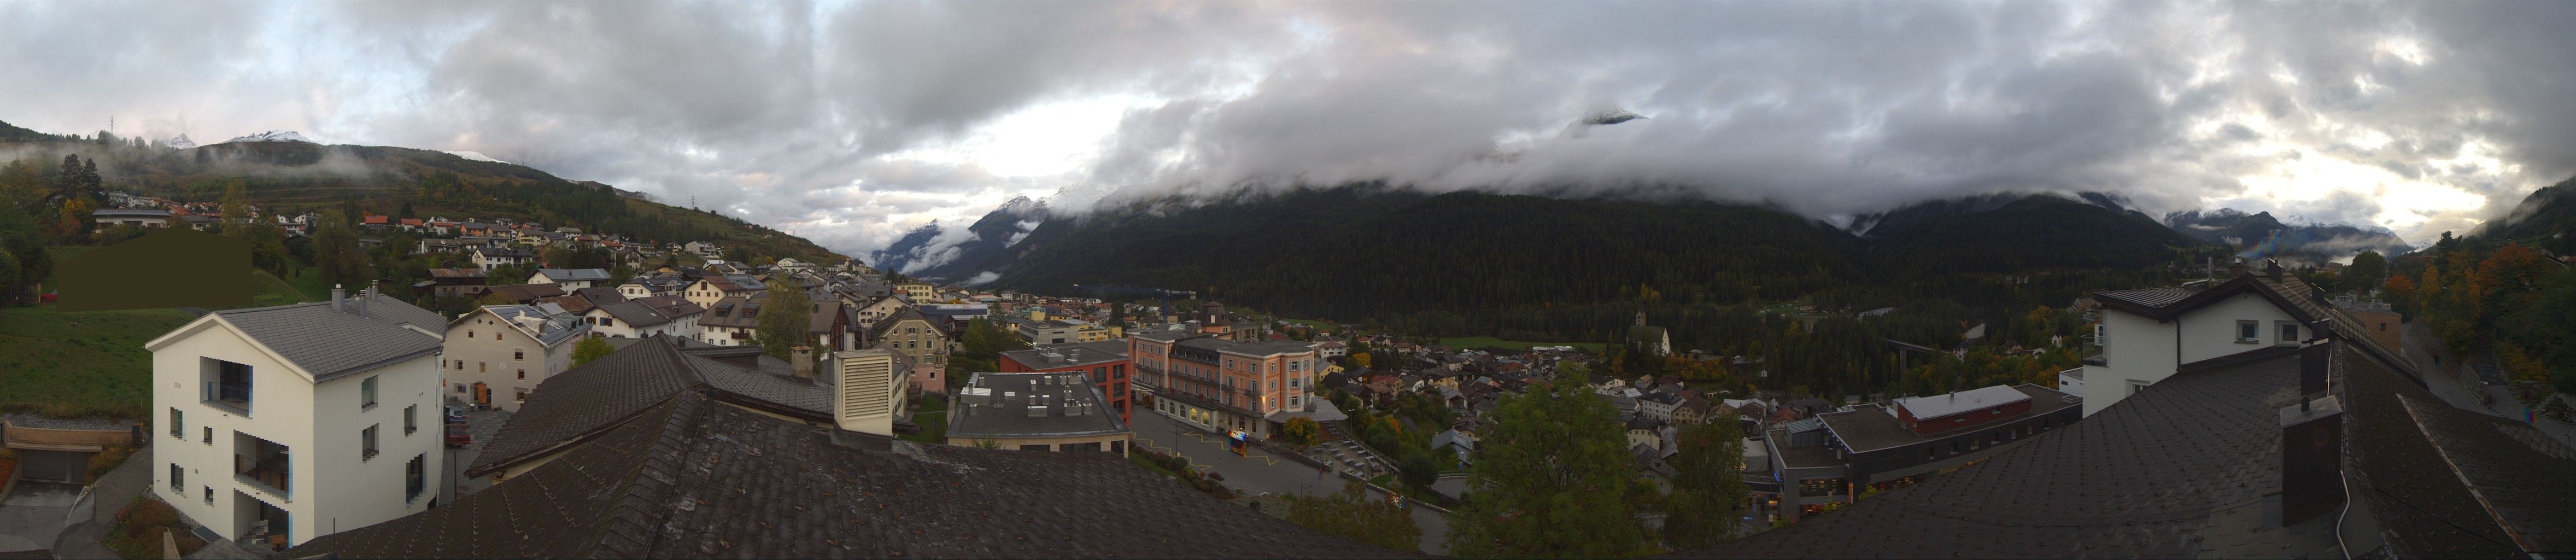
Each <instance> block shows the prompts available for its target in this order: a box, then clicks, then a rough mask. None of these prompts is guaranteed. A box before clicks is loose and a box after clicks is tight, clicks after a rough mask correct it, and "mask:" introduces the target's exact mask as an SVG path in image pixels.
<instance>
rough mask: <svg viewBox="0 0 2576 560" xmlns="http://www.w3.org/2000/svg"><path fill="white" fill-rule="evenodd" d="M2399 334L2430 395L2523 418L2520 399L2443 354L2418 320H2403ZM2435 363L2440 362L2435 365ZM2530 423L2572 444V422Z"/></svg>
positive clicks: (2575, 432)
mask: <svg viewBox="0 0 2576 560" xmlns="http://www.w3.org/2000/svg"><path fill="white" fill-rule="evenodd" d="M2399 334H2400V337H2399V340H2400V341H2402V342H2403V343H2404V344H2403V345H2404V346H2405V347H2406V349H2405V352H2406V357H2407V358H2409V359H2413V360H2414V361H2415V369H2416V371H2419V372H2422V373H2423V374H2424V385H2425V386H2426V387H2427V388H2430V389H2432V391H2433V394H2435V395H2440V396H2441V397H2442V400H2443V401H2444V402H2449V403H2451V406H2456V407H2460V408H2461V409H2465V410H2475V411H2479V412H2485V413H2487V414H2493V415H2496V416H2500V417H2503V418H2505V419H2507V420H2512V421H2515V422H2521V421H2523V418H2524V416H2523V414H2524V412H2523V406H2522V401H2521V400H2519V399H2516V398H2514V396H2513V392H2512V390H2511V389H2508V388H2506V387H2505V386H2503V385H2491V384H2488V383H2484V382H2482V381H2480V380H2479V379H2478V377H2477V374H2475V373H2474V372H2472V371H2470V368H2468V367H2467V366H2464V365H2462V364H2461V363H2460V361H2459V360H2458V359H2456V358H2455V357H2453V356H2450V355H2448V354H2447V353H2444V352H2443V351H2442V349H2441V348H2440V347H2439V346H2438V343H2436V342H2435V341H2436V339H2435V338H2433V333H2432V331H2430V330H2428V329H2426V328H2424V325H2423V324H2422V323H2407V324H2406V327H2405V328H2404V329H2401V330H2400V331H2399ZM2437 358H2438V362H2437V361H2436V359H2437ZM2436 363H2438V364H2440V365H2435V364H2436ZM2479 393H2484V394H2485V397H2486V401H2487V402H2488V403H2491V404H2480V403H2479V402H2478V401H2479V398H2478V394H2479ZM2531 425H2532V427H2533V428H2536V429H2539V430H2540V432H2541V433H2543V434H2548V435H2549V437H2550V439H2554V440H2558V441H2559V442H2560V443H2565V444H2568V445H2570V446H2576V424H2568V423H2565V422H2559V421H2555V420H2550V419H2548V418H2545V417H2543V418H2535V419H2533V420H2532V423H2531Z"/></svg>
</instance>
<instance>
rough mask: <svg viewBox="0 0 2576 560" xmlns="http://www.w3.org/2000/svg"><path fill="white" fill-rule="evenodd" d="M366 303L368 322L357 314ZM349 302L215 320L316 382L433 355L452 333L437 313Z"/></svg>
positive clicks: (383, 300) (229, 314)
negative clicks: (335, 306)
mask: <svg viewBox="0 0 2576 560" xmlns="http://www.w3.org/2000/svg"><path fill="white" fill-rule="evenodd" d="M362 297H364V298H366V301H367V315H366V316H364V317H361V316H359V315H358V313H357V310H356V308H355V305H356V302H357V300H359V299H360V298H362ZM348 301H349V309H347V310H338V309H332V308H331V302H328V301H317V302H311V303H298V304H292V305H280V306H274V307H254V308H250V309H234V310H229V311H217V312H215V315H217V316H220V317H222V320H223V321H224V322H226V323H230V324H232V325H233V327H234V328H237V329H240V330H241V331H242V334H244V335H247V336H249V337H250V338H251V339H252V340H257V341H259V343H260V344H261V345H264V346H267V347H268V348H269V349H270V350H275V351H277V353H278V355H280V356H285V357H286V360H287V361H289V362H293V363H294V364H295V367H298V368H302V369H303V370H304V371H305V372H306V373H311V374H313V378H314V380H315V381H323V380H328V379H331V378H335V377H339V376H342V375H347V374H351V373H356V372H359V371H365V370H369V369H375V368H377V367H381V366H384V365H388V364H391V363H393V362H398V361H402V360H407V359H411V358H416V357H420V356H424V355H428V354H433V353H436V352H438V349H439V346H440V345H441V344H444V343H445V342H446V337H445V336H443V335H440V334H436V333H443V332H446V330H447V329H446V326H447V321H446V320H444V319H441V318H440V317H439V316H438V314H437V313H435V312H431V311H430V310H427V309H421V308H418V307H413V306H412V305H411V304H409V303H403V301H402V300H398V299H394V298H391V297H386V296H383V295H377V296H373V297H367V296H351V297H350V298H349V300H348ZM405 325H409V326H411V327H415V328H418V329H420V330H417V331H415V330H412V329H407V328H403V327H404V326H405Z"/></svg>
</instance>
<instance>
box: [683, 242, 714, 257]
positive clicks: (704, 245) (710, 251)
mask: <svg viewBox="0 0 2576 560" xmlns="http://www.w3.org/2000/svg"><path fill="white" fill-rule="evenodd" d="M680 249H681V250H683V251H688V252H691V253H697V254H698V256H699V257H704V258H710V259H713V258H720V257H723V256H724V248H722V247H717V246H716V244H714V243H708V242H705V241H691V242H689V243H688V244H686V245H681V246H680Z"/></svg>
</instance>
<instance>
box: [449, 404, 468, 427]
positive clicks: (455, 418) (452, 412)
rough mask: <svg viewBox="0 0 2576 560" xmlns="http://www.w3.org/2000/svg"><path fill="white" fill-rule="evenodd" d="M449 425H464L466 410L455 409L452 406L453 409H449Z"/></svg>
mask: <svg viewBox="0 0 2576 560" xmlns="http://www.w3.org/2000/svg"><path fill="white" fill-rule="evenodd" d="M447 423H449V424H463V423H465V409H462V408H457V407H453V406H451V407H447Z"/></svg>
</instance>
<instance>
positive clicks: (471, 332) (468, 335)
mask: <svg viewBox="0 0 2576 560" xmlns="http://www.w3.org/2000/svg"><path fill="white" fill-rule="evenodd" d="M475 322H476V323H481V322H482V321H475ZM465 338H469V339H470V338H474V329H465Z"/></svg>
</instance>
